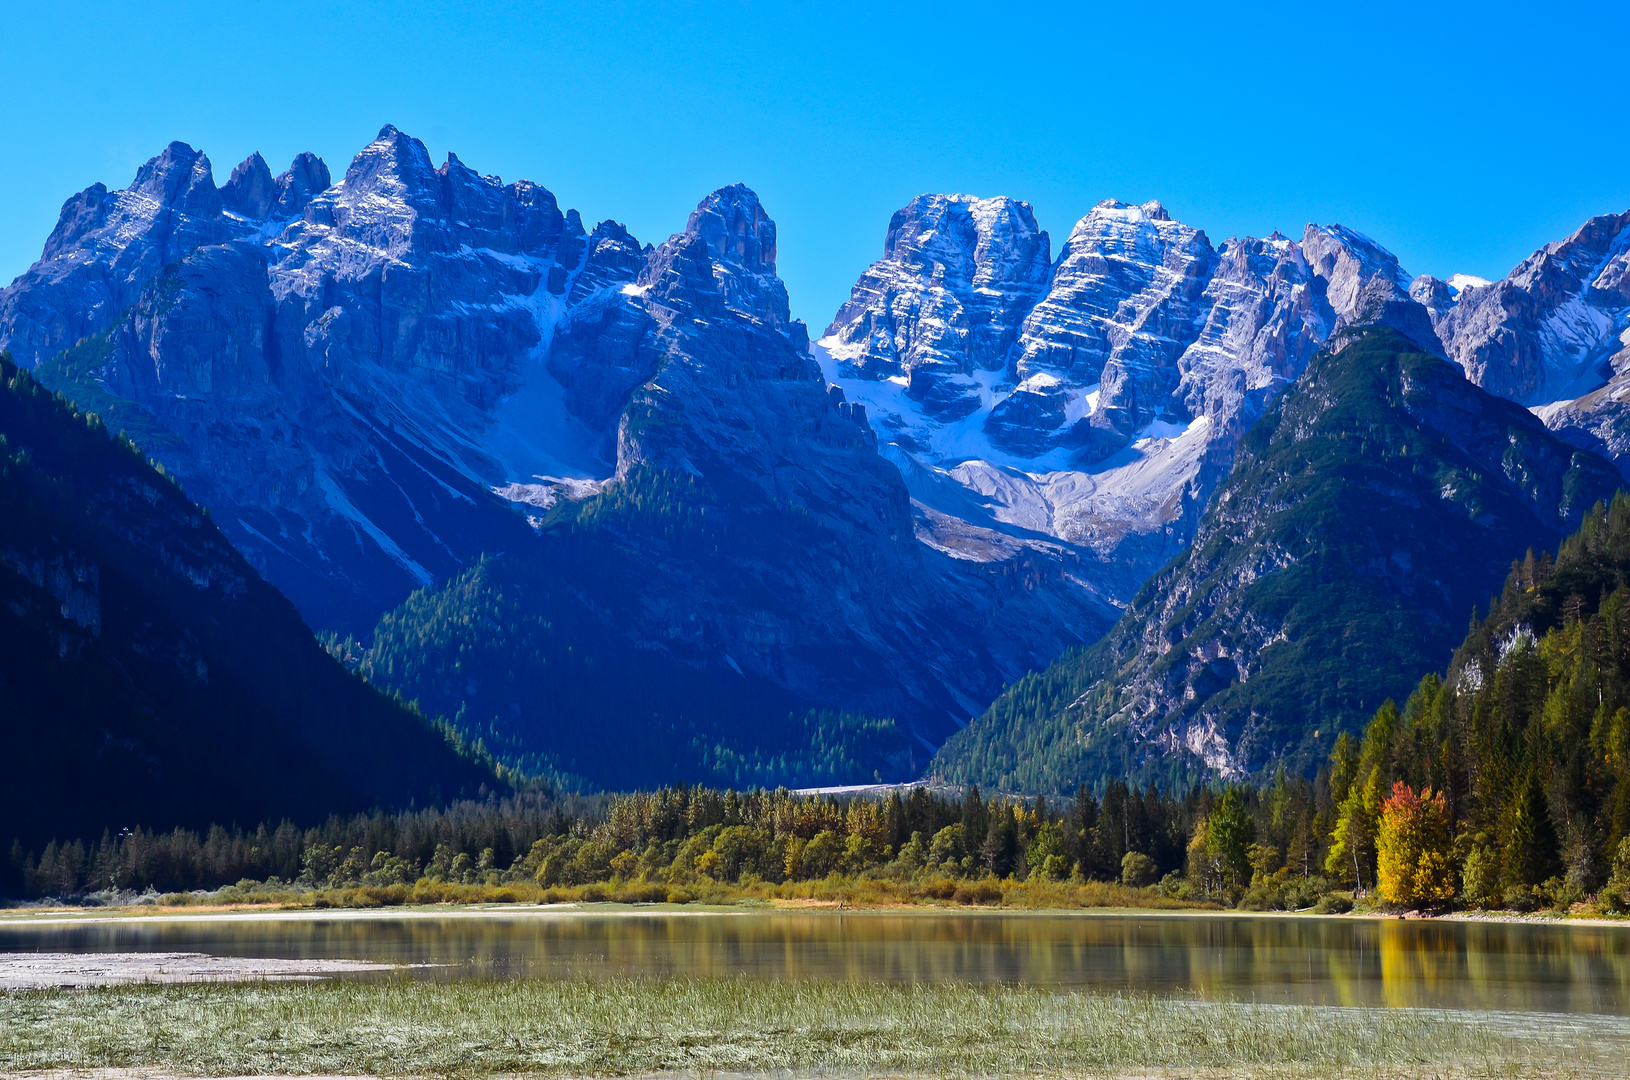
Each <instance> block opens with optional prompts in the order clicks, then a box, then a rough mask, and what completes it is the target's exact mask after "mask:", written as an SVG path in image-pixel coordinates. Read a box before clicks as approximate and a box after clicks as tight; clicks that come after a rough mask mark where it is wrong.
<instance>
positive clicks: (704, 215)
mask: <svg viewBox="0 0 1630 1080" xmlns="http://www.w3.org/2000/svg"><path fill="white" fill-rule="evenodd" d="M775 256H776V233H775V221H774V220H773V219H771V217H770V215H769V214H768V213H766V212H765V210H764V207H763V205H762V204H761V203H760V202H759V198H758V194H757V193H756V192H755V191H753V189H752V188H750V187H748V186H747V185H745V184H731V185H730V186H728V187H722V188H719V189H717V190H715V191H713V192H710V193H709V194H708V195H707V196H706V197H705V198H703V199H702V201H701V202H700V203H698V204H697V206H696V209H695V210H694V211H693V212H692V213H691V215H690V218H689V220H688V221H687V222H686V224H685V231H684V232H682V233H675V234H674V235H673V236H671V237H669V238H668V239H667V240H666V241H665V242H663V243H662V244H660V245H658V247H657V248H656V249H655V250H654V251H653V252H652V253H651V255H650V257H649V258H648V259H647V260H646V261H645V266H644V268H643V269H642V270H641V271H640V275H639V278H638V279H637V283H636V284H637V287H638V288H639V289H641V290H644V291H646V292H647V293H648V294H649V296H650V297H651V299H653V300H656V301H658V302H662V303H665V304H668V305H669V306H671V307H677V308H681V309H684V308H689V309H691V310H693V311H695V312H696V313H697V314H698V315H701V316H703V317H705V318H723V317H727V316H728V315H735V316H738V317H745V318H747V319H751V320H753V321H754V322H758V323H761V324H763V325H765V326H768V327H770V328H772V329H775V330H782V331H787V332H795V333H797V334H799V335H800V336H801V338H802V344H807V342H808V334H807V332H804V331H803V329H802V328H803V323H801V322H800V323H794V321H793V318H792V311H791V307H790V305H789V303H788V300H787V287H786V285H785V284H783V283H782V281H781V279H780V278H779V277H777V276H776V272H775ZM800 347H801V346H800Z"/></svg>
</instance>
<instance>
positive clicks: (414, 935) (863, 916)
mask: <svg viewBox="0 0 1630 1080" xmlns="http://www.w3.org/2000/svg"><path fill="white" fill-rule="evenodd" d="M30 951H46V952H144V951H161V952H203V953H210V954H213V955H220V956H246V957H279V958H291V959H297V958H345V959H355V960H372V961H386V962H394V963H408V964H434V965H441V966H438V967H433V968H425V969H421V970H420V974H422V975H423V976H424V977H427V978H456V977H465V976H469V975H475V976H478V977H491V978H506V977H513V976H528V975H530V976H543V977H561V976H566V975H574V974H584V973H587V974H604V973H623V974H653V975H747V976H754V977H762V978H819V979H848V980H881V981H887V982H897V983H910V982H928V981H943V980H951V979H959V980H963V981H967V982H1001V983H1024V984H1030V985H1035V986H1042V987H1054V988H1069V989H1092V990H1102V991H1137V992H1148V993H1155V994H1177V995H1198V996H1200V997H1204V998H1211V999H1234V1000H1244V1001H1261V1002H1276V1003H1288V1004H1315V1005H1392V1006H1425V1007H1432V1008H1450V1009H1475V1010H1486V1009H1498V1010H1525V1011H1538V1012H1567V1013H1605V1014H1613V1015H1618V1016H1626V1015H1630V925H1626V926H1622V927H1618V926H1613V927H1593V926H1567V925H1561V926H1558V925H1516V924H1509V923H1448V922H1422V921H1408V922H1405V921H1397V920H1368V919H1316V918H1251V917H1239V916H1205V915H1201V916H1194V915H1184V916H1161V915H1154V914H1147V913H1144V914H1084V915H1027V914H1018V913H1014V914H1007V913H979V914H961V913H954V912H953V913H944V912H906V913H893V912H865V911H863V912H854V913H848V912H842V913H840V912H833V911H818V912H754V911H747V912H741V911H728V912H711V911H694V910H693V911H687V912H678V913H676V912H672V911H669V910H662V911H658V910H634V911H594V910H589V911H583V912H560V911H544V912H526V911H515V912H509V911H479V912H469V913H465V914H459V915H451V916H442V915H395V916H392V915H389V914H377V913H371V912H370V913H367V914H366V915H358V914H349V913H348V914H341V915H335V916H333V917H310V916H299V917H293V918H290V917H277V916H270V917H268V916H259V915H257V916H254V917H244V916H228V917H206V918H193V919H173V920H172V919H152V918H134V919H122V920H119V919H115V920H99V921H86V922H81V923H78V924H71V923H56V924H41V923H34V924H29V923H26V922H11V923H8V922H4V921H0V952H30Z"/></svg>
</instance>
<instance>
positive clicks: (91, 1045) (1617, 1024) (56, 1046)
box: [0, 977, 1630, 1080]
mask: <svg viewBox="0 0 1630 1080" xmlns="http://www.w3.org/2000/svg"><path fill="white" fill-rule="evenodd" d="M1627 1059H1630V1024H1626V1022H1625V1021H1623V1020H1619V1019H1609V1018H1582V1019H1577V1020H1572V1021H1568V1022H1566V1024H1565V1025H1564V1026H1560V1027H1559V1026H1558V1024H1557V1022H1556V1018H1545V1019H1543V1020H1540V1019H1535V1020H1528V1019H1524V1018H1522V1017H1516V1016H1513V1015H1512V1014H1492V1015H1480V1014H1476V1013H1447V1012H1438V1011H1432V1010H1419V1009H1368V1008H1330V1007H1286V1006H1270V1005H1256V1004H1248V1003H1229V1002H1204V1001H1199V1000H1193V999H1172V998H1158V997H1150V996H1136V995H1105V994H1087V993H1062V994H1061V993H1052V992H1047V991H1044V990H1037V989H1027V988H1020V987H1013V986H1001V985H996V986H974V985H969V984H963V983H954V984H942V985H922V984H918V985H887V984H876V983H858V984H857V983H847V982H822V981H794V980H789V981H768V980H752V979H745V978H646V977H613V978H598V979H588V978H567V979H563V980H541V979H508V980H499V979H465V980H459V981H450V982H436V981H430V980H419V979H411V978H403V977H389V978H386V979H382V980H378V981H352V980H340V981H333V982H253V983H232V984H228V983H212V984H190V985H165V986H160V985H134V986H124V987H110V988H101V989H92V990H47V991H31V992H19V993H10V994H0V1073H4V1074H9V1075H15V1074H21V1073H39V1072H42V1071H46V1072H74V1073H83V1072H85V1071H88V1070H103V1071H104V1072H103V1073H102V1075H107V1074H108V1073H107V1072H106V1071H108V1070H111V1071H112V1072H114V1073H132V1074H138V1075H151V1074H153V1073H155V1072H159V1073H162V1074H165V1075H177V1076H245V1075H269V1074H286V1075H301V1074H307V1075H311V1074H330V1075H336V1074H343V1075H364V1074H365V1075H375V1076H449V1077H486V1076H497V1075H522V1074H525V1075H540V1076H564V1075H574V1076H579V1075H598V1076H614V1075H616V1076H620V1075H639V1074H651V1073H667V1074H679V1075H704V1074H719V1073H727V1074H776V1075H783V1076H784V1075H789V1074H797V1075H806V1074H813V1075H845V1076H848V1075H864V1076H947V1077H962V1076H970V1077H971V1076H992V1075H1003V1076H1075V1075H1114V1076H1131V1075H1137V1076H1152V1075H1160V1076H1224V1075H1226V1076H1262V1077H1286V1078H1300V1077H1307V1078H1313V1077H1411V1078H1414V1077H1420V1078H1423V1080H1424V1078H1427V1077H1451V1076H1460V1077H1597V1076H1604V1077H1605V1076H1619V1075H1622V1073H1623V1063H1624V1061H1625V1060H1627Z"/></svg>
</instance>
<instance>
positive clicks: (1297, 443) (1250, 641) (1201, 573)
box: [931, 329, 1617, 792]
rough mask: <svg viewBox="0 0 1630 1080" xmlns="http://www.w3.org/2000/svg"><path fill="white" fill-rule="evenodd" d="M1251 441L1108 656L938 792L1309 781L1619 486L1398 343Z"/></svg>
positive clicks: (1091, 656) (974, 743) (1533, 425)
mask: <svg viewBox="0 0 1630 1080" xmlns="http://www.w3.org/2000/svg"><path fill="white" fill-rule="evenodd" d="M1342 344H1343V346H1344V347H1341V348H1340V349H1339V350H1337V351H1325V352H1322V353H1320V354H1319V355H1318V356H1317V357H1315V359H1314V360H1313V361H1312V362H1311V363H1310V364H1309V366H1308V368H1307V370H1306V371H1305V372H1304V373H1303V374H1302V376H1301V377H1300V378H1299V379H1298V380H1297V382H1296V383H1295V384H1294V386H1293V387H1292V388H1291V389H1290V390H1289V391H1287V393H1286V394H1285V395H1284V396H1282V397H1281V398H1280V399H1279V400H1278V401H1277V402H1276V403H1275V404H1274V405H1273V406H1272V407H1271V408H1270V409H1269V410H1268V411H1267V412H1266V413H1265V414H1264V416H1263V418H1262V420H1261V421H1259V422H1258V423H1257V424H1256V425H1255V426H1254V427H1253V428H1252V429H1251V430H1250V431H1249V432H1248V433H1247V434H1246V436H1245V437H1244V439H1243V440H1242V442H1241V444H1240V451H1239V455H1238V458H1237V460H1236V463H1235V466H1234V468H1233V470H1232V471H1231V472H1230V474H1229V475H1228V477H1227V479H1226V481H1225V482H1224V483H1223V484H1222V486H1221V487H1220V488H1219V489H1218V491H1217V494H1216V496H1215V497H1214V498H1213V500H1212V502H1211V504H1210V506H1209V507H1208V509H1207V510H1206V512H1205V515H1204V516H1203V518H1202V519H1201V523H1200V527H1199V530H1198V535H1197V538H1196V540H1195V543H1194V545H1193V547H1192V548H1191V549H1190V550H1189V551H1187V552H1186V553H1185V554H1183V555H1182V556H1179V557H1178V558H1177V559H1175V560H1173V561H1172V563H1170V564H1169V565H1168V566H1167V567H1166V568H1165V569H1164V570H1162V571H1161V572H1160V573H1158V574H1157V575H1156V576H1155V577H1154V578H1153V579H1151V580H1150V582H1149V583H1148V584H1147V585H1145V586H1144V588H1143V589H1142V590H1141V591H1140V592H1139V594H1138V596H1137V598H1136V599H1135V600H1134V601H1133V603H1132V605H1131V606H1130V607H1129V608H1128V609H1127V611H1126V612H1125V614H1124V615H1123V616H1122V618H1121V619H1120V621H1119V622H1118V623H1117V624H1116V626H1115V627H1114V629H1113V630H1111V631H1110V633H1109V634H1108V635H1106V636H1105V638H1104V639H1103V640H1101V641H1100V642H1098V643H1097V644H1095V645H1093V646H1091V647H1088V648H1086V649H1081V650H1076V651H1073V652H1072V653H1070V654H1068V655H1067V656H1065V657H1064V658H1063V659H1062V660H1060V661H1059V662H1058V663H1056V664H1054V665H1052V666H1051V667H1049V668H1048V669H1046V670H1045V671H1043V672H1040V673H1037V674H1033V675H1030V676H1027V677H1026V678H1024V679H1021V680H1019V681H1018V682H1017V683H1016V684H1015V685H1014V686H1013V687H1011V688H1010V689H1009V690H1008V691H1007V692H1006V693H1004V694H1003V695H1002V696H1001V697H1000V698H999V699H998V700H997V701H996V702H995V704H994V705H992V707H991V708H990V710H989V711H987V712H986V713H985V714H984V715H983V716H981V717H979V718H978V719H977V720H976V721H974V723H972V724H971V725H970V726H969V727H968V728H967V729H965V730H963V731H962V732H959V733H958V734H957V735H956V736H954V737H953V738H952V739H951V740H950V741H949V742H947V744H946V745H945V747H944V748H943V749H942V750H941V752H940V754H939V755H938V757H937V758H936V759H935V762H934V764H933V766H932V767H931V771H932V772H933V773H934V774H935V775H937V776H939V777H941V778H943V779H945V780H948V781H977V782H979V783H980V784H982V785H987V786H996V787H998V788H1001V789H1005V790H1022V791H1046V792H1053V791H1067V790H1070V789H1073V788H1074V787H1075V786H1076V784H1077V783H1080V782H1083V781H1085V782H1088V783H1095V782H1101V781H1102V780H1103V779H1104V778H1106V777H1109V776H1115V775H1122V776H1128V777H1138V778H1146V779H1148V778H1154V779H1159V780H1161V781H1164V782H1168V783H1174V782H1185V781H1188V780H1192V779H1195V778H1199V777H1202V776H1212V777H1229V778H1234V777H1243V776H1247V775H1252V774H1258V773H1261V772H1262V771H1264V770H1266V769H1270V768H1272V767H1273V766H1274V765H1275V764H1277V763H1279V762H1284V763H1286V764H1288V765H1291V766H1293V767H1295V768H1298V769H1306V768H1309V767H1310V766H1311V765H1312V764H1313V763H1315V762H1316V761H1318V760H1320V759H1321V758H1322V757H1323V756H1324V755H1325V754H1326V753H1328V751H1329V749H1330V747H1331V745H1332V742H1333V740H1334V739H1335V738H1336V737H1337V735H1338V734H1339V733H1340V732H1342V731H1346V730H1353V729H1354V728H1355V727H1356V726H1357V725H1358V724H1359V723H1361V722H1362V721H1363V720H1364V719H1366V718H1368V716H1369V715H1370V714H1371V713H1373V712H1374V710H1375V708H1376V707H1377V706H1378V705H1379V704H1380V703H1381V702H1382V701H1383V700H1384V699H1386V698H1387V697H1389V696H1390V697H1401V696H1402V695H1403V694H1405V693H1407V692H1408V690H1409V688H1410V687H1411V686H1412V685H1413V684H1414V682H1415V680H1416V679H1417V678H1419V676H1420V673H1421V672H1423V671H1426V670H1430V669H1431V668H1433V667H1438V666H1441V664H1442V663H1443V662H1444V659H1445V658H1446V657H1447V656H1448V655H1449V653H1450V651H1451V650H1452V649H1453V648H1454V647H1455V645H1456V643H1457V642H1458V641H1459V640H1460V638H1461V636H1462V634H1463V629H1464V627H1465V619H1466V617H1467V615H1468V614H1469V613H1470V612H1471V610H1472V609H1473V607H1474V606H1476V605H1484V604H1486V603H1487V599H1488V597H1489V595H1490V593H1492V592H1493V591H1494V590H1495V589H1497V588H1498V585H1499V582H1500V580H1501V579H1502V577H1503V576H1504V574H1505V572H1506V569H1507V568H1508V567H1509V566H1510V564H1511V561H1512V560H1513V559H1515V558H1520V557H1521V556H1522V555H1523V553H1524V552H1525V551H1527V550H1528V549H1530V548H1533V549H1544V548H1549V547H1554V546H1555V545H1556V543H1557V542H1558V540H1559V539H1560V538H1561V536H1562V535H1563V534H1564V533H1565V532H1567V531H1569V530H1571V529H1572V528H1573V527H1574V526H1575V525H1576V524H1577V523H1578V522H1579V520H1580V518H1581V516H1582V515H1583V514H1584V513H1585V512H1586V511H1587V510H1588V509H1589V508H1590V506H1591V505H1592V504H1593V503H1594V502H1596V501H1597V500H1599V499H1605V498H1607V497H1609V496H1610V495H1611V494H1612V493H1613V491H1614V490H1615V488H1616V487H1617V474H1616V473H1615V472H1614V470H1612V469H1611V468H1610V467H1609V466H1608V465H1607V464H1606V463H1605V462H1603V461H1602V460H1600V459H1599V458H1597V457H1596V456H1595V455H1593V454H1590V453H1589V452H1585V451H1579V450H1575V449H1574V448H1573V447H1570V446H1568V445H1566V444H1564V443H1562V442H1561V441H1560V440H1559V439H1557V438H1556V437H1555V436H1553V435H1551V434H1550V433H1549V432H1547V431H1546V429H1545V428H1544V426H1543V425H1542V424H1541V423H1540V422H1539V421H1538V420H1536V419H1535V418H1534V417H1533V416H1532V415H1531V414H1530V413H1529V412H1528V411H1527V410H1525V409H1523V408H1521V407H1520V406H1517V405H1515V404H1513V403H1511V402H1509V401H1506V400H1504V399H1502V398H1497V397H1494V396H1493V395H1490V394H1487V393H1485V392H1483V391H1481V390H1479V389H1478V388H1477V387H1475V386H1473V385H1472V384H1470V383H1468V382H1467V381H1466V380H1465V379H1464V378H1463V377H1462V376H1461V375H1460V373H1459V372H1458V371H1457V370H1456V369H1455V368H1454V367H1453V366H1451V365H1450V364H1448V363H1446V362H1444V361H1443V360H1440V359H1438V358H1436V357H1433V356H1430V355H1428V354H1426V353H1423V352H1421V351H1419V350H1418V349H1417V348H1415V347H1414V346H1412V345H1411V344H1410V343H1409V342H1408V341H1406V340H1405V339H1403V338H1402V337H1401V336H1399V335H1397V334H1396V333H1393V332H1392V331H1388V330H1374V329H1372V330H1368V331H1363V332H1361V333H1358V334H1356V335H1353V336H1351V337H1349V338H1347V339H1346V340H1345V341H1344V342H1343V343H1342Z"/></svg>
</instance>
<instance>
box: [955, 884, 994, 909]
mask: <svg viewBox="0 0 1630 1080" xmlns="http://www.w3.org/2000/svg"><path fill="white" fill-rule="evenodd" d="M951 899H953V900H955V901H956V902H957V903H959V904H994V903H997V902H998V901H1000V900H1001V899H1002V887H1001V886H1000V885H998V884H997V883H996V882H994V881H990V880H988V879H987V880H985V881H967V882H964V883H962V884H961V885H958V886H957V888H956V891H955V892H954V893H952V894H951Z"/></svg>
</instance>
